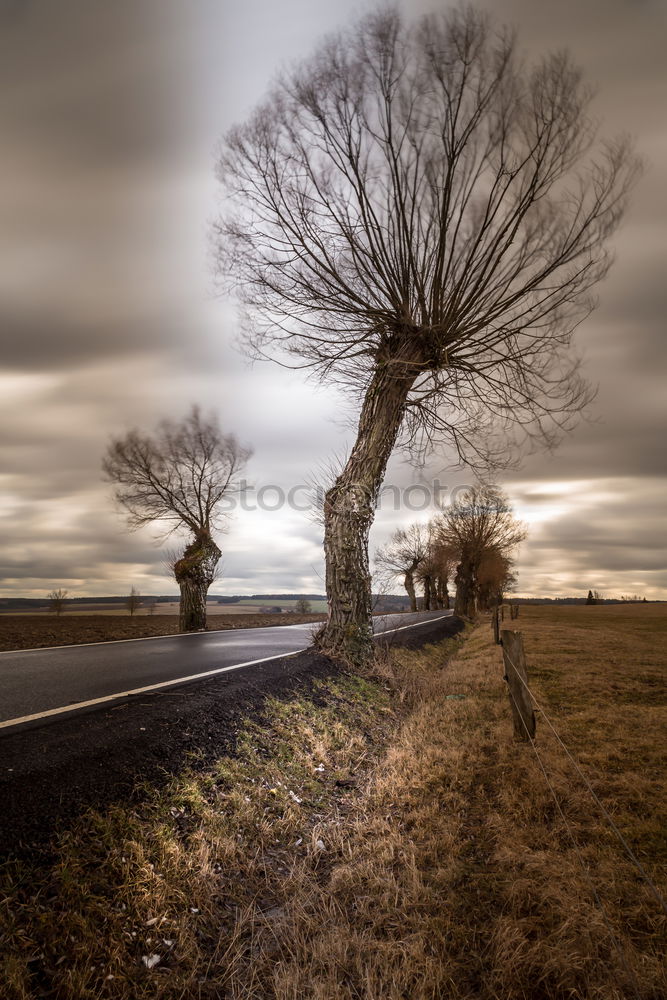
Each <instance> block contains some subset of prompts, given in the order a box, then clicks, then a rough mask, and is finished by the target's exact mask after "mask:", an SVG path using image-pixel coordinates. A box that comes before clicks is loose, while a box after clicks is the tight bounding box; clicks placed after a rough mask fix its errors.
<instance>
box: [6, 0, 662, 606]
mask: <svg viewBox="0 0 667 1000" xmlns="http://www.w3.org/2000/svg"><path fill="white" fill-rule="evenodd" d="M444 2H445V0H441V4H442V3H444ZM400 5H401V6H402V8H403V9H404V10H405V12H406V15H408V16H411V15H416V14H418V13H420V12H423V11H426V10H430V9H436V7H435V5H434V4H432V3H429V0H423V2H422V0H419V2H416V0H413V2H409V0H403V2H402V3H401V4H400ZM371 6H372V5H371V4H370V3H367V2H363V0H361V2H360V0H356V2H352V0H337V2H336V3H335V4H333V3H330V2H324V0H189V2H188V3H186V2H185V0H139V2H137V0H115V2H114V3H113V4H110V3H108V0H59V2H58V3H57V4H54V3H52V2H51V0H0V134H1V135H2V137H3V142H2V156H1V157H0V177H1V179H2V183H1V184H0V597H2V596H5V597H7V596H14V597H19V596H22V597H43V596H44V595H45V594H46V593H47V592H48V591H50V590H51V589H53V588H54V587H64V588H66V589H67V590H68V591H69V593H70V595H72V596H84V595H110V594H125V593H128V592H129V590H130V587H131V586H135V587H137V588H138V589H139V590H140V591H141V593H143V594H164V593H173V592H174V591H175V584H174V583H173V581H171V582H170V580H169V577H168V573H167V571H166V570H165V568H164V561H165V555H164V549H165V543H164V541H163V540H161V536H160V532H159V529H157V528H156V529H155V530H153V529H151V528H145V529H142V530H141V531H140V532H138V533H137V532H135V533H130V532H128V530H127V527H126V524H125V521H124V518H123V516H122V513H121V512H119V511H118V509H117V508H116V507H115V506H114V503H113V500H112V497H111V492H110V489H109V486H108V485H107V484H105V483H104V482H103V480H102V473H101V468H100V463H101V458H102V455H103V453H104V451H105V448H106V446H107V443H108V441H109V440H110V439H111V437H112V436H114V435H120V434H123V433H125V432H126V431H127V430H128V429H130V428H131V427H135V426H136V427H139V428H141V429H144V430H150V429H151V428H152V427H154V426H155V424H156V423H157V421H159V420H160V419H161V418H163V417H165V416H169V417H179V416H181V415H183V414H184V413H185V412H186V411H187V410H188V408H189V407H190V405H191V404H193V403H198V404H200V405H201V406H202V407H203V408H204V409H205V410H210V411H212V412H215V413H217V414H218V416H219V418H220V421H221V424H222V425H223V427H224V429H225V430H227V431H230V432H234V433H235V434H236V435H237V436H238V437H239V438H240V439H241V440H242V441H243V442H245V443H247V444H249V445H251V446H252V447H253V449H254V455H253V457H252V459H251V461H250V463H249V465H248V469H247V484H248V489H247V491H246V492H245V494H244V502H243V505H241V504H240V503H239V506H238V508H237V509H236V511H235V513H234V516H233V518H232V519H231V521H230V523H229V525H228V528H227V531H226V533H225V534H224V535H223V536H222V539H221V548H222V549H223V561H222V577H221V579H220V580H219V581H218V582H217V583H216V584H215V586H214V588H213V589H214V591H215V593H227V594H232V593H238V594H250V593H277V592H285V591H290V592H293V591H297V592H299V591H300V592H312V593H315V592H318V593H319V592H322V591H323V588H324V584H323V573H324V568H323V558H322V547H321V529H320V527H319V525H318V524H317V522H316V520H314V519H313V517H312V515H311V514H310V513H309V512H308V511H307V510H299V509H294V505H292V506H290V505H289V504H287V503H286V502H284V503H280V500H281V497H286V495H287V493H288V492H289V490H290V489H294V488H296V487H298V486H299V485H300V484H305V483H308V482H310V481H311V480H312V478H313V476H317V475H318V469H319V468H320V467H321V464H322V462H326V461H327V460H328V459H330V458H331V457H332V456H335V455H340V454H343V453H344V452H345V450H346V448H348V447H349V443H350V440H351V434H352V430H351V428H352V427H353V422H354V415H355V414H354V410H353V409H352V408H351V405H350V403H349V401H347V400H344V399H342V398H341V397H339V396H338V395H337V394H336V393H335V392H334V391H333V390H330V389H327V388H326V387H322V386H321V385H316V384H313V383H310V382H308V381H306V380H305V379H304V377H303V376H302V375H301V374H300V373H298V372H291V371H287V370H285V369H284V368H281V367H279V366H278V365H274V364H271V363H269V362H262V363H259V364H255V365H250V363H249V362H248V360H247V358H246V357H245V356H244V355H243V353H242V351H241V350H240V348H239V345H238V320H237V316H236V311H235V308H234V306H233V303H231V302H230V301H228V300H226V299H224V298H221V297H220V295H219V294H217V293H216V291H215V287H214V281H213V276H212V262H211V254H210V240H209V234H210V227H211V222H212V220H213V219H214V218H215V217H216V214H217V213H218V212H219V211H220V191H219V190H218V185H217V182H216V180H215V176H214V168H215V161H216V148H217V146H218V143H219V141H220V138H221V136H222V135H223V134H224V133H225V132H226V131H227V129H228V128H229V127H230V126H231V125H232V124H234V123H235V122H240V121H243V119H244V118H245V117H246V116H247V115H248V113H249V112H250V111H251V109H252V108H253V106H254V105H255V104H256V103H257V101H259V100H260V99H261V98H262V96H263V95H264V94H265V93H266V91H267V89H268V88H269V87H270V85H271V80H272V78H273V77H274V76H275V74H276V73H277V72H278V71H279V70H280V69H281V68H282V67H285V66H288V65H290V64H291V63H292V61H293V60H295V59H296V60H298V59H299V58H301V57H303V56H307V55H308V54H309V53H310V52H311V51H312V50H313V48H314V47H315V46H316V45H317V44H318V42H319V40H320V39H321V37H322V36H323V34H326V33H327V32H330V31H334V30H336V29H338V28H340V27H343V26H345V25H346V24H347V23H349V22H350V21H352V20H354V19H355V18H356V17H358V16H359V14H360V13H362V12H363V11H364V10H366V9H369V8H370V7H371ZM479 6H482V7H486V8H487V9H489V10H490V11H491V12H492V13H493V15H494V17H495V18H496V19H497V21H499V22H508V23H510V24H513V25H515V26H516V27H517V28H518V31H519V43H520V46H521V48H522V49H523V50H524V51H525V53H526V54H527V56H529V57H530V55H531V54H539V53H542V52H544V51H546V50H550V49H554V48H563V47H566V48H568V49H570V51H571V52H572V54H573V55H574V57H575V59H576V61H577V62H578V63H579V65H580V66H581V67H582V69H583V71H584V74H585V76H586V79H587V80H588V81H590V83H592V84H593V85H594V86H595V88H596V97H595V101H594V111H595V113H596V115H598V116H599V117H600V119H601V120H602V122H603V127H602V132H603V134H607V135H615V134H618V133H619V132H629V133H630V134H631V135H633V137H634V138H635V142H636V147H637V150H638V151H639V153H640V154H641V155H642V156H643V157H644V158H645V160H646V164H647V166H646V171H645V174H644V177H643V178H642V180H641V182H640V184H639V186H638V187H637V189H636V190H635V192H634V196H633V198H632V201H631V206H630V208H629V210H628V212H627V214H626V217H625V220H624V223H623V225H622V228H621V229H620V230H619V232H618V233H617V234H616V235H615V237H614V241H613V245H614V250H615V255H616V261H615V264H614V267H613V269H612V271H611V274H610V276H609V277H608V278H607V280H606V281H605V283H604V284H603V285H602V286H600V287H599V290H598V292H599V307H598V308H597V310H596V311H595V312H594V313H593V314H592V316H591V317H589V318H588V319H587V320H586V322H585V323H584V324H583V325H582V326H581V327H580V329H579V331H578V333H577V341H576V342H577V347H578V349H579V350H580V351H581V352H582V353H583V355H584V358H585V362H584V364H585V372H586V374H587V375H588V377H589V378H590V379H591V380H592V381H593V382H594V383H596V384H597V385H598V387H599V391H598V396H597V398H596V400H595V402H594V403H593V404H592V406H591V408H590V412H589V415H588V419H587V421H586V422H583V423H581V424H580V425H579V426H578V427H577V429H576V430H575V432H574V433H573V434H572V435H571V436H570V437H569V438H568V439H567V440H566V441H565V442H564V443H563V444H562V445H561V446H560V448H559V449H558V450H557V451H556V452H554V453H552V454H544V453H536V454H533V455H529V456H527V457H526V458H525V459H524V461H523V463H522V465H521V468H520V469H517V470H513V471H512V472H511V473H510V472H508V473H505V474H503V475H502V476H500V477H499V478H500V481H501V482H502V484H503V485H504V487H505V488H506V489H507V491H508V493H509V495H510V497H511V499H512V502H513V504H514V508H515V510H516V513H517V515H518V516H519V517H520V518H522V519H523V520H524V521H525V523H526V524H527V526H528V529H529V536H528V539H527V541H526V542H524V543H523V545H522V547H521V549H520V551H519V553H518V571H519V583H518V593H520V594H523V595H532V596H552V597H553V596H558V595H565V594H568V595H572V594H576V595H581V594H585V593H586V592H587V590H588V589H589V588H593V589H598V590H600V591H602V592H603V593H605V594H606V595H607V596H618V595H621V594H634V593H639V594H642V595H646V596H647V597H649V598H662V599H666V598H667V569H666V567H665V541H666V534H667V532H666V530H665V529H666V527H667V525H666V523H665V522H666V517H665V487H666V485H667V470H666V468H665V455H666V454H667V449H665V445H664V436H665V432H664V411H665V407H664V397H665V389H664V385H665V370H664V361H665V350H664V343H665V336H664V325H665V316H666V315H667V301H666V300H667V291H666V288H667V282H666V281H665V276H664V262H665V259H666V251H667V246H666V243H667V239H666V233H667V198H665V193H664V177H665V175H666V173H667V131H666V129H665V123H664V108H665V107H666V106H667V74H666V70H665V60H664V42H665V38H667V32H666V29H667V3H665V2H664V0H561V2H559V3H558V4H555V3H551V2H536V0H495V2H494V0H487V2H486V3H480V4H479ZM436 480H437V481H438V482H439V484H440V489H441V499H444V500H445V501H446V500H447V498H448V496H449V495H450V494H451V491H452V490H453V489H454V488H455V487H460V486H462V485H465V484H467V483H469V482H472V475H471V473H470V472H469V470H466V469H453V468H452V467H451V456H449V455H448V454H447V453H446V452H444V451H441V452H440V453H438V454H434V455H433V456H432V457H431V458H430V459H429V462H428V464H427V466H426V467H425V468H424V469H422V470H419V471H417V470H415V469H414V468H412V467H411V466H410V465H409V464H408V463H406V462H405V461H404V460H403V458H402V457H401V456H400V455H399V454H397V455H396V456H395V457H394V458H393V459H392V461H391V463H390V466H389V469H388V472H387V480H386V482H387V484H388V485H389V486H392V487H395V489H394V490H391V491H388V492H387V494H386V495H385V497H384V498H383V502H382V506H381V509H380V510H379V511H378V515H377V518H376V524H375V527H374V528H373V532H372V536H371V550H374V549H375V548H376V547H377V546H378V545H380V544H382V543H384V542H385V541H386V540H387V538H388V536H389V534H390V533H391V532H392V531H393V530H394V529H395V528H396V527H397V526H399V525H401V524H405V523H406V522H408V521H410V520H415V519H420V520H425V519H427V518H428V516H429V514H430V511H429V509H420V508H424V501H423V497H424V495H425V489H426V490H428V491H430V492H432V489H433V486H432V484H433V483H434V481H436ZM419 484H421V486H422V487H424V488H422V489H421V490H420V489H413V490H412V492H411V493H410V494H408V498H407V501H406V498H405V493H404V492H401V491H405V489H406V488H407V487H409V486H411V485H416V486H419ZM397 495H398V496H402V501H401V502H400V503H396V502H395V500H394V498H395V497H396V496H397ZM296 496H297V501H298V502H297V506H299V507H303V506H304V504H303V503H302V502H301V501H302V500H303V497H304V491H299V492H297V494H296ZM166 544H167V546H168V545H169V544H171V545H173V544H174V541H173V540H172V542H171V543H169V542H168V543H166ZM399 589H400V587H399V586H398V585H397V590H399Z"/></svg>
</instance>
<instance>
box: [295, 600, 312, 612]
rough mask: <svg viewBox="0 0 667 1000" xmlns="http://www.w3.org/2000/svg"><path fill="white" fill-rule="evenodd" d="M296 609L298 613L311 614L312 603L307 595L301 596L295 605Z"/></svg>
mask: <svg viewBox="0 0 667 1000" xmlns="http://www.w3.org/2000/svg"><path fill="white" fill-rule="evenodd" d="M294 610H295V611H296V613H297V614H298V615H309V614H310V612H311V611H312V605H311V603H310V601H309V600H307V599H306V598H305V597H300V598H299V599H298V601H297V602H296V604H295V605H294Z"/></svg>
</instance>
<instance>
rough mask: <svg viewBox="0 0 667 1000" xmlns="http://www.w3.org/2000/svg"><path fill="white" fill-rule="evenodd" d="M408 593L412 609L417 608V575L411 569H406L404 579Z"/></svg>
mask: <svg viewBox="0 0 667 1000" xmlns="http://www.w3.org/2000/svg"><path fill="white" fill-rule="evenodd" d="M403 583H404V585H405V589H406V591H407V595H408V597H409V598H410V611H416V610H417V595H416V593H415V576H414V572H413V571H412V570H411V569H408V570H406V571H405V578H404V581H403Z"/></svg>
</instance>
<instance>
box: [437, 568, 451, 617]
mask: <svg viewBox="0 0 667 1000" xmlns="http://www.w3.org/2000/svg"><path fill="white" fill-rule="evenodd" d="M435 592H436V601H437V605H438V607H439V608H442V609H444V610H445V611H449V591H448V589H447V579H446V577H443V576H439V577H438V578H437V581H436V588H435Z"/></svg>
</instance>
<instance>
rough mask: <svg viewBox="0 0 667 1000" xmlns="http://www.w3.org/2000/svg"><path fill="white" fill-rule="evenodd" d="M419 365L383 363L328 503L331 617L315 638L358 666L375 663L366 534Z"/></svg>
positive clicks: (412, 359)
mask: <svg viewBox="0 0 667 1000" xmlns="http://www.w3.org/2000/svg"><path fill="white" fill-rule="evenodd" d="M421 367H422V364H421V362H420V360H419V357H418V356H417V350H416V348H415V347H413V348H412V355H411V356H410V355H408V354H407V352H406V353H404V355H403V356H402V357H401V358H396V359H394V360H391V361H389V362H383V361H378V367H377V369H376V371H375V373H374V375H373V378H372V379H371V382H370V385H369V387H368V389H367V391H366V395H365V397H364V402H363V406H362V408H361V414H360V417H359V427H358V431H357V440H356V442H355V445H354V448H353V449H352V453H351V454H350V457H349V459H348V461H347V464H346V466H345V468H344V469H343V471H342V472H341V474H340V475H339V476H338V478H337V479H336V482H335V483H334V485H333V486H332V487H331V489H329V490H327V493H326V496H325V500H324V554H325V558H326V591H327V602H328V605H329V616H328V619H327V622H326V624H325V625H324V627H323V628H322V629H321V631H320V632H319V633H318V636H317V637H316V643H317V645H318V646H319V647H320V648H321V649H322V650H324V651H325V652H327V653H328V654H329V655H331V656H335V657H339V658H341V659H343V660H346V661H348V662H349V663H352V664H355V665H361V664H362V663H366V662H368V660H369V659H370V658H371V657H372V655H373V625H372V616H371V577H370V572H369V568H368V534H369V531H370V529H371V525H372V523H373V518H374V516H375V507H376V503H377V498H378V495H379V492H380V487H381V486H382V479H383V477H384V472H385V469H386V466H387V461H388V460H389V456H390V455H391V452H392V450H393V447H394V445H395V443H396V439H397V437H398V433H399V431H400V428H401V422H402V420H403V415H404V413H405V405H406V402H407V398H408V393H409V391H410V388H411V386H412V384H413V382H414V380H415V378H416V376H417V374H418V372H419V370H420V369H421Z"/></svg>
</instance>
